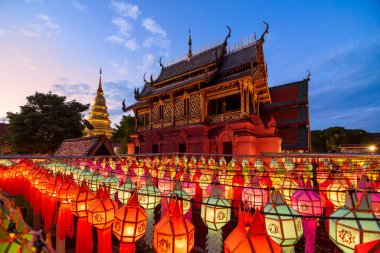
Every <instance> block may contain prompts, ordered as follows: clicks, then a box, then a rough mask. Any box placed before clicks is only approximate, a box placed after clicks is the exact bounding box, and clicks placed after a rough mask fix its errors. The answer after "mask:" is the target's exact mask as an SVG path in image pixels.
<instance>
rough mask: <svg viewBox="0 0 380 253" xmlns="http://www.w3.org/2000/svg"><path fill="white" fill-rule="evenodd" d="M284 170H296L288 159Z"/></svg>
mask: <svg viewBox="0 0 380 253" xmlns="http://www.w3.org/2000/svg"><path fill="white" fill-rule="evenodd" d="M284 168H285V169H286V171H291V170H294V163H292V162H291V161H290V160H289V159H286V161H285V162H284Z"/></svg>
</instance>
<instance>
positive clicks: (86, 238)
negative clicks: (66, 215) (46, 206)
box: [70, 182, 95, 252]
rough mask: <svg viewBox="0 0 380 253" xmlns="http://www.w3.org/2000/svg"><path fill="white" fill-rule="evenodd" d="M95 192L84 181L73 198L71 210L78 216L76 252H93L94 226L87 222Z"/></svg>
mask: <svg viewBox="0 0 380 253" xmlns="http://www.w3.org/2000/svg"><path fill="white" fill-rule="evenodd" d="M94 199H95V194H94V193H93V192H91V191H90V189H89V188H88V186H87V184H86V182H83V183H82V185H81V186H80V188H79V191H78V192H77V194H76V195H75V196H74V197H73V198H72V199H71V206H70V209H71V212H72V213H73V214H74V215H75V216H77V217H78V223H77V229H76V246H75V247H76V250H75V251H76V252H92V227H91V224H89V223H88V222H87V210H88V209H89V207H90V204H91V202H92V201H93V200H94Z"/></svg>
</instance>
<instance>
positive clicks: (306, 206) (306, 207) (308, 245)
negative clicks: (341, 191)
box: [292, 178, 323, 253]
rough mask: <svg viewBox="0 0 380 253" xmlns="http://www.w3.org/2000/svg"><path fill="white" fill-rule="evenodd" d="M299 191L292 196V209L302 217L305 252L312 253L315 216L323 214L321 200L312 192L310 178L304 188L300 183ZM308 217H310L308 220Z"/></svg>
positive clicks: (314, 236) (315, 224) (315, 227)
mask: <svg viewBox="0 0 380 253" xmlns="http://www.w3.org/2000/svg"><path fill="white" fill-rule="evenodd" d="M300 188H305V189H300V190H297V191H296V192H295V193H294V194H293V196H292V204H293V209H294V210H296V211H297V212H298V213H299V214H300V215H302V216H305V217H302V227H303V231H304V234H305V238H306V242H305V252H306V253H311V252H314V248H315V238H316V230H317V220H316V219H315V218H314V217H316V216H321V215H322V214H323V207H322V198H321V197H320V196H319V195H318V193H316V192H315V191H313V190H312V186H311V182H310V178H308V179H307V182H306V186H305V187H304V186H303V182H302V181H300ZM310 216H312V217H311V218H310Z"/></svg>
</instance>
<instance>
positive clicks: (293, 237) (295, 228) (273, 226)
mask: <svg viewBox="0 0 380 253" xmlns="http://www.w3.org/2000/svg"><path fill="white" fill-rule="evenodd" d="M264 212H265V213H266V214H265V224H266V228H267V232H268V235H270V236H271V237H272V239H273V240H274V241H276V242H277V243H278V244H279V245H281V247H283V249H284V250H289V251H291V250H292V249H293V248H294V245H295V244H296V242H297V241H298V240H299V239H300V238H301V237H302V235H303V230H302V222H301V218H300V217H297V216H299V214H298V213H297V212H296V211H294V210H293V209H292V208H290V207H289V206H288V205H287V204H286V202H285V200H284V197H283V196H282V194H281V193H280V192H279V191H278V190H277V191H275V192H273V194H272V196H271V200H270V202H269V203H268V205H267V206H266V207H265V208H264Z"/></svg>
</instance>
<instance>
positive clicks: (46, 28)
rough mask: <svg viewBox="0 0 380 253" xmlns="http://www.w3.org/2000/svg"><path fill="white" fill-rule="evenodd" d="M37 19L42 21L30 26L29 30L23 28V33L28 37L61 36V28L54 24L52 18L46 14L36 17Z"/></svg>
mask: <svg viewBox="0 0 380 253" xmlns="http://www.w3.org/2000/svg"><path fill="white" fill-rule="evenodd" d="M36 18H37V19H38V20H39V21H40V22H39V23H37V24H29V25H28V26H27V28H23V29H22V30H21V31H22V33H23V34H24V35H25V36H28V37H41V36H42V35H44V34H46V35H51V34H59V33H60V30H61V28H60V26H59V25H58V24H56V23H54V22H53V21H52V20H51V18H50V17H49V16H48V15H46V14H39V15H36Z"/></svg>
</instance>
